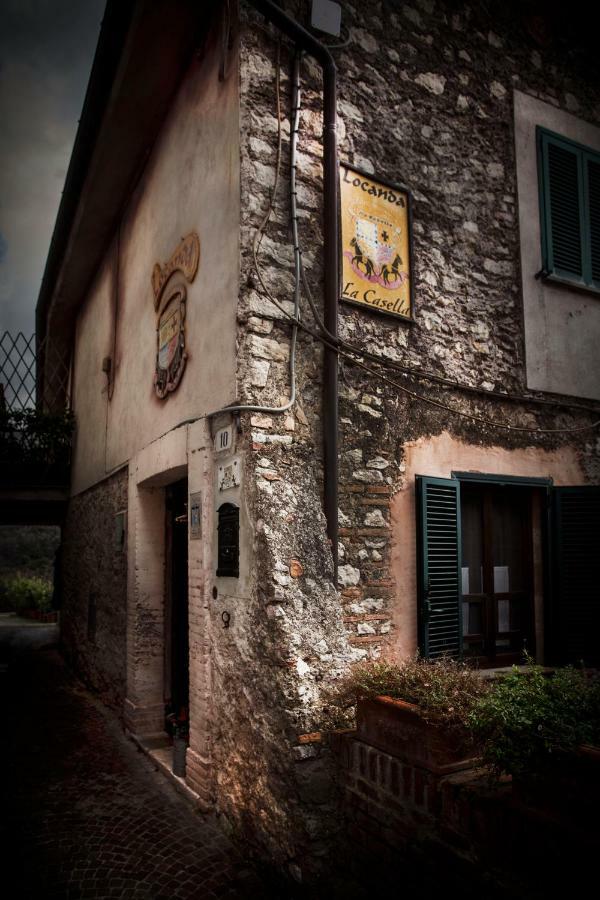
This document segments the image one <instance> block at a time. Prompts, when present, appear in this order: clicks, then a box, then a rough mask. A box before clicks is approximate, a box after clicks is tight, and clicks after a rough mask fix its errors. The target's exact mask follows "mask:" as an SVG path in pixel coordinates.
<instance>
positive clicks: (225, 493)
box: [38, 0, 600, 876]
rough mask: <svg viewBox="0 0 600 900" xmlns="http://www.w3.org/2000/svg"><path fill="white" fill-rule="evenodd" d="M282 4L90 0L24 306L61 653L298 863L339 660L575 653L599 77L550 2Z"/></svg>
mask: <svg viewBox="0 0 600 900" xmlns="http://www.w3.org/2000/svg"><path fill="white" fill-rule="evenodd" d="M284 6H285V9H286V11H287V13H288V14H289V16H290V17H291V19H292V23H291V24H290V21H289V20H285V21H284V20H283V19H282V17H281V16H280V15H279V12H278V7H276V6H275V5H274V4H272V3H270V2H258V0H257V2H252V3H250V2H246V0H242V2H241V3H240V4H239V6H238V4H236V3H233V2H227V3H213V4H210V5H207V7H206V9H204V10H203V12H202V14H200V12H199V10H198V4H193V3H191V2H185V0H179V2H153V3H150V2H145V0H137V2H132V3H128V4H117V3H113V2H109V3H108V6H107V11H106V16H105V20H104V25H103V28H102V32H101V36H100V40H99V45H98V51H97V55H96V59H95V62H94V67H93V70H92V75H91V80H90V85H89V88H88V93H87V96H86V101H85V107H84V111H83V116H82V120H81V125H80V129H79V133H78V137H77V141H76V144H75V149H74V153H73V158H72V162H71V166H70V169H69V173H68V177H67V183H66V187H65V193H64V198H63V202H62V205H61V209H60V212H59V217H58V220H57V225H56V230H55V234H54V238H53V241H52V245H51V248H50V255H49V259H48V264H47V268H46V273H45V277H44V281H43V285H42V290H41V294H40V300H39V303H38V332H40V333H44V334H45V336H46V339H47V341H46V346H47V351H46V353H47V366H46V371H47V372H49V371H50V362H51V361H52V358H53V357H54V358H60V359H63V360H68V361H69V364H70V366H71V373H72V374H71V389H72V397H73V410H74V413H75V416H76V421H77V430H76V441H75V448H74V456H73V467H72V483H71V500H70V506H69V513H68V518H67V523H66V526H65V530H64V585H65V587H64V594H65V597H64V607H63V614H62V629H63V632H62V638H63V643H64V646H65V649H66V650H67V651H68V653H69V654H70V656H71V657H72V659H73V660H74V661H75V663H76V664H77V666H78V667H79V669H80V670H81V671H82V672H83V673H84V674H85V676H86V677H87V679H88V680H89V682H90V683H91V684H92V685H94V686H95V687H96V688H97V689H98V690H100V691H101V692H102V693H103V695H104V697H105V698H106V700H107V701H108V702H110V703H112V704H114V705H116V706H118V707H119V708H120V709H122V711H123V715H124V721H125V725H126V727H127V728H128V729H129V730H130V731H131V732H132V733H134V734H136V735H138V736H142V737H144V736H145V737H146V738H148V736H154V738H156V736H157V735H160V734H163V733H164V731H165V727H166V726H165V715H166V712H169V711H171V712H174V713H175V715H178V714H180V713H181V712H182V710H183V712H184V714H187V715H188V716H189V747H188V750H187V774H186V781H187V783H188V785H189V786H190V788H191V789H193V790H194V791H195V792H196V793H197V794H198V796H199V798H200V801H201V802H202V804H204V806H205V807H209V808H216V809H218V810H219V811H220V812H222V813H223V814H224V815H225V816H226V817H227V818H228V819H229V821H230V822H231V823H232V825H233V827H234V828H235V829H236V830H237V831H238V832H239V833H241V834H243V835H245V836H246V837H249V838H250V839H252V840H253V841H254V842H255V843H256V844H257V845H259V846H260V847H262V850H263V852H265V853H268V854H269V855H270V857H271V858H272V859H273V860H274V861H275V862H276V863H278V864H280V865H282V866H283V865H286V866H288V865H289V866H291V867H292V868H291V871H292V872H293V873H295V874H296V875H297V876H299V875H300V873H303V872H305V871H307V869H310V867H311V865H312V863H311V862H310V860H311V859H312V860H314V859H315V858H316V857H318V854H319V852H323V848H324V847H325V845H326V838H327V834H328V830H329V829H331V827H332V823H333V817H334V816H335V807H334V805H333V803H332V802H330V799H331V798H330V796H329V793H328V791H329V782H328V776H327V765H326V760H325V759H324V758H323V757H322V756H321V755H320V751H319V750H318V748H317V745H315V744H314V743H312V742H311V740H310V735H311V733H313V732H314V731H315V730H316V729H317V728H318V725H319V716H320V709H321V695H322V690H323V687H324V686H326V685H328V684H330V683H331V681H332V680H333V679H335V678H336V677H338V676H339V675H340V674H341V673H343V672H344V671H345V670H346V669H347V666H348V665H349V664H350V663H352V662H353V661H356V660H361V659H365V658H367V657H378V656H379V655H381V654H383V655H385V656H387V657H392V658H402V657H405V656H407V655H409V654H412V653H414V652H415V650H416V649H417V648H418V647H420V648H421V651H422V652H424V653H426V654H428V655H431V656H436V655H439V654H441V653H444V652H451V653H453V654H454V655H456V654H459V653H462V654H463V655H465V656H470V657H473V658H474V659H476V660H477V661H478V663H479V665H481V666H502V665H506V664H509V663H511V662H513V661H514V660H515V659H518V658H519V656H520V655H521V653H522V651H523V648H524V647H525V648H527V649H528V650H529V651H530V652H531V653H533V654H534V655H535V656H537V658H538V659H540V660H547V661H553V660H566V659H581V658H583V659H585V660H586V661H589V662H592V661H593V660H594V658H595V657H596V658H597V639H596V633H597V627H598V625H599V624H600V622H599V613H598V610H599V609H600V604H599V602H598V600H599V598H598V587H597V580H595V579H593V578H592V574H591V563H592V562H593V551H594V550H595V549H596V548H597V545H598V522H599V489H598V487H597V485H598V482H599V478H600V466H599V463H598V449H599V438H598V428H597V425H598V420H599V419H600V415H599V407H598V401H600V372H599V369H598V347H599V346H600V300H599V295H598V291H599V290H600V88H599V85H598V79H597V69H596V70H595V69H594V68H593V64H592V60H593V54H592V53H591V49H590V48H591V44H590V46H588V45H587V44H586V36H585V33H584V32H579V31H577V30H573V29H572V30H569V27H568V26H566V25H565V23H564V21H563V20H562V18H561V17H560V16H559V14H558V12H557V13H555V12H553V10H555V8H557V7H555V6H550V7H549V8H546V7H544V9H545V10H546V11H545V13H540V12H539V11H538V10H537V7H536V5H535V4H534V3H531V4H529V3H516V2H515V3H507V4H504V5H502V7H501V8H500V7H499V8H494V9H493V10H492V8H491V7H489V8H488V6H487V5H485V4H475V3H473V4H469V3H465V2H459V0H455V2H449V0H448V2H443V0H414V3H413V4H411V5H408V4H402V3H400V2H397V3H396V2H392V0H389V2H376V0H365V2H363V3H361V4H353V3H342V4H341V7H342V9H341V29H340V34H339V36H335V35H334V34H330V33H329V34H328V33H327V30H318V29H315V28H311V25H310V9H309V7H310V4H309V3H303V2H298V3H293V2H289V3H285V4H284ZM318 6H319V7H323V4H318ZM331 11H332V8H331V7H330V8H329V12H331ZM333 12H334V13H335V8H333ZM334 19H335V16H334ZM294 23H299V25H300V26H302V28H301V29H299V28H297V27H296V25H295V24H294ZM574 28H575V27H574ZM305 29H306V30H305ZM329 30H330V31H331V30H333V31H336V30H337V28H336V24H335V22H334V25H333V26H332V27H331V28H330V29H329ZM317 42H319V44H317ZM323 45H328V46H327V47H325V48H323ZM299 50H301V51H302V52H301V53H299V52H298V51H299ZM334 75H336V76H337V84H336V80H335V77H334ZM332 98H333V101H332ZM332 102H334V103H335V106H333V107H332ZM324 108H325V110H326V113H327V112H328V113H329V119H327V116H326V121H325V123H324V119H323V109H324ZM332 108H333V109H334V110H337V147H336V145H335V129H334V128H332V120H331V110H332ZM324 124H325V127H324ZM324 133H325V141H324V139H323V134H324ZM336 155H337V159H338V160H339V162H340V165H339V166H338V165H337V163H336ZM332 160H333V165H332ZM340 187H341V190H340ZM353 191H354V193H352V192H353ZM361 192H362V195H365V196H366V197H369V198H374V200H373V202H375V200H376V201H377V202H378V203H380V206H379V207H377V206H373V207H369V206H367V207H364V209H366V210H367V211H366V212H364V209H363V207H362V206H361V205H360V204H361V203H362V199H364V197H363V198H362V199H361ZM340 193H341V206H340V207H339V209H338V201H339V196H338V195H339V194H340ZM392 193H393V196H394V200H393V201H391V200H390V196H391V194H392ZM357 197H358V200H357V199H356V198H357ZM382 198H383V199H382ZM386 199H387V200H388V201H389V203H388V206H393V207H394V212H393V214H392V213H389V216H388V213H385V214H384V213H382V212H381V203H382V202H383V201H385V200H386ZM370 202H371V200H370V199H369V203H370ZM357 204H358V205H357ZM397 208H398V209H397ZM369 209H371V212H369ZM361 210H362V212H361ZM378 210H379V211H378ZM540 210H541V212H540ZM409 213H410V214H409ZM340 220H341V222H342V225H343V226H344V228H345V229H346V231H345V232H344V233H343V234H342V248H341V249H342V250H343V252H339V253H338V226H339V222H340ZM344 223H345V225H344ZM398 223H400V224H398ZM390 224H391V226H392V228H394V229H396V231H395V232H394V234H395V235H396V237H397V239H398V241H401V242H404V243H402V244H401V245H400V244H398V245H397V247H396V250H394V253H392V251H391V249H390V248H392V249H393V246H394V245H393V240H395V239H396V238H394V236H393V235H392V238H390V235H389V234H388V232H387V230H386V229H388V228H389V225H390ZM348 229H350V231H351V232H352V233H351V234H350V233H348ZM352 229H354V231H352ZM350 238H351V239H352V241H354V243H353V244H351V243H349V244H346V239H348V240H350ZM400 246H402V248H403V249H402V252H399V251H398V252H396V251H397V250H398V247H400ZM345 247H346V250H344V248H345ZM348 247H350V249H349V250H348V249H347V248H348ZM332 248H333V249H332ZM346 252H347V255H346ZM395 256H397V257H398V258H399V259H400V262H397V260H396V259H395ZM394 266H395V269H394ZM348 267H350V268H348ZM384 268H385V270H386V272H385V274H384ZM348 271H351V272H352V273H353V276H352V277H350V278H343V277H342V275H344V274H347V273H348ZM390 273H391V274H390ZM338 287H339V290H338ZM394 291H395V292H396V293H395V294H394ZM332 293H333V296H334V303H333V304H332V303H331V297H332ZM338 295H339V296H341V300H340V299H339V296H338ZM386 297H387V298H390V297H391V298H392V299H391V300H390V301H389V302H388V301H387V300H386V299H385V298H386ZM382 298H383V299H382ZM338 301H339V302H338ZM396 301H398V302H397V303H396ZM389 313H392V314H389ZM324 320H325V321H324ZM336 320H337V321H336ZM336 329H337V332H338V335H339V337H336V333H335V332H336ZM336 348H337V353H336ZM336 355H337V363H336ZM48 377H49V376H48ZM244 407H251V408H250V409H247V408H246V409H245V408H244ZM336 442H337V443H336ZM323 447H325V449H323ZM338 464H339V471H338ZM338 509H339V513H338Z"/></svg>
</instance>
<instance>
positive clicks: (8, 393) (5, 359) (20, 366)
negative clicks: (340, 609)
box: [0, 331, 69, 412]
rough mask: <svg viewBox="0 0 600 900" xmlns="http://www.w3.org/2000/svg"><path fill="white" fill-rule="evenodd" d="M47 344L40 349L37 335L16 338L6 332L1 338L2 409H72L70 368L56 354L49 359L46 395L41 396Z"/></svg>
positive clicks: (11, 410) (12, 410) (0, 403)
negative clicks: (39, 375) (39, 371)
mask: <svg viewBox="0 0 600 900" xmlns="http://www.w3.org/2000/svg"><path fill="white" fill-rule="evenodd" d="M43 350H44V346H43V344H42V345H40V346H36V339H35V334H32V335H31V336H30V337H26V336H25V335H24V334H23V332H22V331H19V333H18V334H17V335H16V336H15V335H12V334H11V333H10V332H9V331H5V332H4V334H3V335H2V337H0V409H5V410H7V411H9V412H16V411H19V410H24V409H32V408H34V407H36V406H37V407H38V409H56V408H57V406H59V407H62V408H63V409H64V408H68V407H69V367H68V366H67V365H66V364H65V363H64V361H63V360H62V359H57V358H56V355H55V354H53V355H49V356H50V357H51V358H49V359H47V360H46V371H45V378H44V383H45V385H46V387H45V389H44V396H43V397H39V396H37V391H36V379H37V359H38V357H39V358H40V359H42V358H43V356H42V353H43Z"/></svg>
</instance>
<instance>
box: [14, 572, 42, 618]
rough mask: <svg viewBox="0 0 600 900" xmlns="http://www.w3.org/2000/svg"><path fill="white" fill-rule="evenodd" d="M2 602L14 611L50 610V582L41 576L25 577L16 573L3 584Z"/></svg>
mask: <svg viewBox="0 0 600 900" xmlns="http://www.w3.org/2000/svg"><path fill="white" fill-rule="evenodd" d="M3 594H4V602H5V604H6V605H8V606H9V607H10V608H12V609H14V610H15V612H21V611H22V610H24V609H37V610H39V612H44V613H46V612H50V610H51V609H52V584H51V583H50V582H49V581H45V580H44V579H43V578H26V577H25V576H23V575H16V576H15V577H14V578H8V579H6V580H5V581H4V584H3Z"/></svg>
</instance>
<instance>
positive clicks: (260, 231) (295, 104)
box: [211, 40, 301, 416]
mask: <svg viewBox="0 0 600 900" xmlns="http://www.w3.org/2000/svg"><path fill="white" fill-rule="evenodd" d="M275 67H276V77H275V95H276V106H277V156H276V161H275V180H274V182H273V190H272V191H271V196H270V199H269V205H268V207H267V211H266V212H265V214H264V216H263V218H262V220H261V222H260V224H259V226H258V228H257V229H256V231H255V232H254V239H253V241H252V259H253V262H254V269H255V271H256V275H257V278H258V280H259V282H260V284H261V287H262V289H263V291H264V292H265V294H266V295H267V296H269V291H268V288H267V286H266V284H265V282H264V279H263V276H262V272H261V270H260V263H259V258H258V255H259V252H260V245H261V243H262V239H263V236H264V232H265V228H266V227H267V224H268V222H269V219H270V218H271V213H272V212H273V210H274V208H275V200H276V197H277V190H278V187H279V178H280V174H281V145H282V136H281V41H280V40H278V41H277V58H276V62H275ZM299 89H300V83H299V73H298V76H297V77H296V78H295V79H294V89H293V97H292V121H291V122H290V167H291V181H290V185H291V191H292V192H293V193H292V201H293V206H295V200H296V198H295V174H296V152H297V143H298V141H297V134H298V116H299V111H300V106H299V99H298V96H299V94H298V92H299ZM292 227H294V226H292ZM294 234H295V237H294V276H295V280H294V315H293V316H290V319H291V322H292V335H291V341H290V363H289V373H290V399H289V400H288V402H287V403H285V404H283V406H263V405H260V404H245V403H244V404H236V405H233V406H225V407H223V409H220V410H217V412H214V413H211V415H212V416H217V415H219V414H220V413H225V412H228V413H232V412H259V413H269V414H280V413H285V412H287V411H288V410H290V409H291V408H292V407H293V406H294V404H295V403H296V347H297V342H298V327H299V325H298V323H299V322H300V265H301V263H300V248H299V246H298V232H297V225H296V228H295V230H294ZM276 305H277V306H278V308H279V309H283V307H281V306H279V305H278V304H276ZM288 315H289V314H288Z"/></svg>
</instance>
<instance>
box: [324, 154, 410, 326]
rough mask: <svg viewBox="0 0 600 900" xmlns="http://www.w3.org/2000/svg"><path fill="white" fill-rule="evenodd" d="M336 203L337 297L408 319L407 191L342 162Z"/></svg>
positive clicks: (408, 229)
mask: <svg viewBox="0 0 600 900" xmlns="http://www.w3.org/2000/svg"><path fill="white" fill-rule="evenodd" d="M340 207H341V217H340V218H341V252H342V265H341V269H342V284H341V299H342V300H344V301H345V302H346V303H353V304H357V305H358V306H361V307H362V308H363V309H365V308H366V309H369V310H372V311H373V312H379V313H384V314H385V315H388V316H396V317H398V318H401V319H409V320H411V319H412V318H413V297H412V271H411V196H410V193H409V192H408V191H407V190H406V189H405V188H400V187H398V186H397V185H393V184H390V183H388V182H384V181H381V180H379V179H378V178H375V177H374V176H371V175H367V174H366V173H364V172H361V171H360V169H355V168H353V167H352V166H348V165H346V164H345V163H341V164H340Z"/></svg>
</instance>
